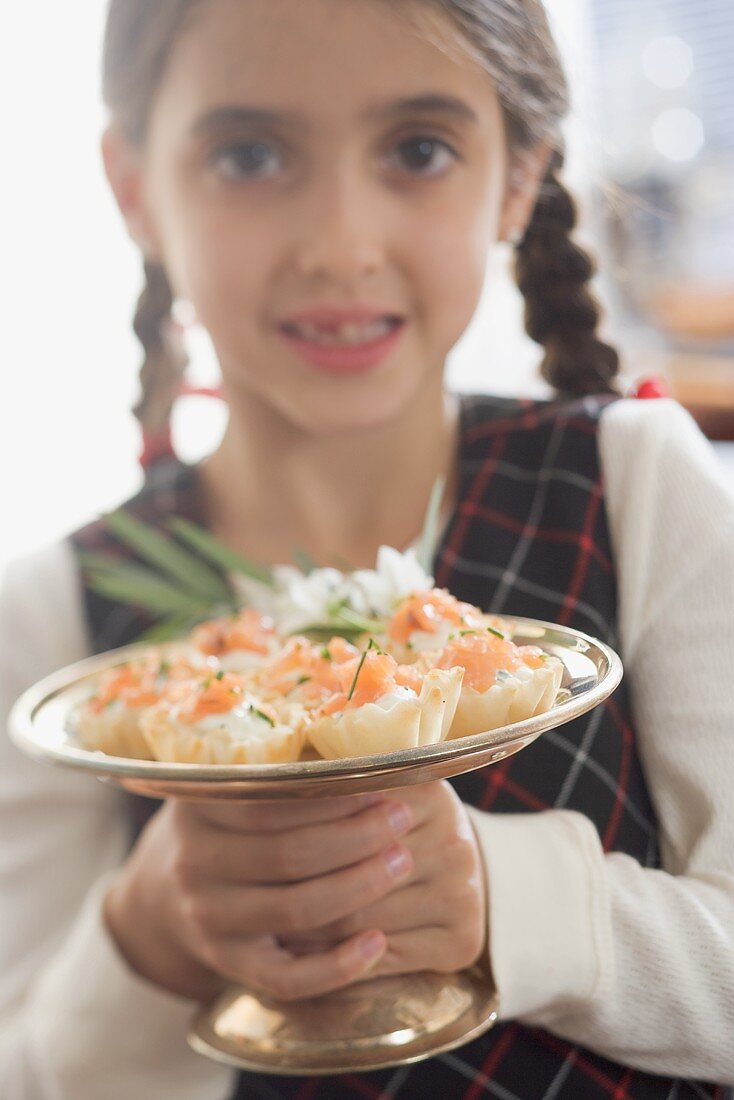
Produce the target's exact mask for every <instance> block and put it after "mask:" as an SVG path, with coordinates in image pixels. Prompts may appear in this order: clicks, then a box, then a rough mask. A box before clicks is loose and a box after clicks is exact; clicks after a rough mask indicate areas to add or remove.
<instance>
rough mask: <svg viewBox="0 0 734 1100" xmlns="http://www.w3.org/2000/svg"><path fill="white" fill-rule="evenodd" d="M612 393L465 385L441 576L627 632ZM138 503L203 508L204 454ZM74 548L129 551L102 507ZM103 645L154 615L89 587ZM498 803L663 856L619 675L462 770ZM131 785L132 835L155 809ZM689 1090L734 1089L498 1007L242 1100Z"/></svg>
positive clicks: (679, 1096)
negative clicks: (431, 1046)
mask: <svg viewBox="0 0 734 1100" xmlns="http://www.w3.org/2000/svg"><path fill="white" fill-rule="evenodd" d="M610 400H615V399H614V398H608V397H604V398H585V399H582V400H576V401H571V402H561V401H522V400H515V399H505V398H496V397H490V396H486V395H472V396H465V397H463V398H462V406H461V431H460V455H459V459H460V471H459V477H460V487H459V492H458V495H457V504H456V507H455V509H454V512H453V515H452V516H451V518H450V520H449V523H448V525H447V527H446V529H445V530H444V533H443V536H442V540H441V543H440V545H439V547H438V550H437V554H436V560H435V562H434V574H435V577H436V583H437V585H439V586H440V587H446V588H449V589H450V591H451V592H452V593H453V594H454V595H455V596H456V597H457V598H458V599H460V600H466V601H469V602H471V603H474V604H477V605H478V606H480V607H482V608H484V609H485V610H487V611H491V612H496V613H500V614H501V613H504V614H508V615H522V616H529V617H532V618H537V619H544V620H550V621H554V622H558V623H562V624H564V625H568V626H571V627H575V628H578V629H580V630H583V631H585V632H587V633H589V634H592V635H595V636H596V637H598V638H600V639H602V640H603V641H605V642H607V643H608V644H609V645H611V646H613V647H616V646H617V644H618V636H617V593H616V582H615V570H614V563H613V561H612V554H611V547H610V540H609V532H608V528H607V520H606V513H605V507H604V489H603V485H602V481H601V477H600V463H599V454H598V438H597V437H598V429H599V417H600V414H601V412H602V411H603V409H604V408H605V407H606V405H608V404H609V402H610ZM126 507H127V508H128V509H130V511H132V512H133V513H134V514H136V515H137V516H138V517H139V518H141V519H143V520H145V521H147V522H149V523H156V522H161V521H162V520H164V519H165V518H166V517H168V516H170V515H172V514H177V515H183V516H185V517H187V518H189V519H192V520H194V521H196V522H199V523H204V522H205V515H206V511H205V508H204V502H203V501H202V500H201V498H200V495H199V492H198V487H197V477H196V467H195V466H191V465H186V464H184V463H182V462H180V461H179V460H178V459H175V458H165V459H163V460H161V461H160V462H158V463H157V464H156V465H155V466H154V467H153V468H152V469H151V471H150V473H149V476H148V479H147V481H146V484H145V486H144V487H143V489H142V490H141V491H140V492H139V493H138V494H137V496H136V497H134V498H133V499H132V500H131V501H130V502H128V503H127V505H126ZM71 539H72V543H73V545H74V546H75V547H76V548H78V549H82V548H84V549H87V550H89V549H95V550H104V551H105V552H108V553H112V554H116V555H119V556H121V557H122V556H127V553H128V552H127V551H125V549H124V548H123V547H122V546H121V545H120V544H119V543H118V542H116V540H115V539H114V538H113V537H112V536H111V535H110V534H109V532H107V531H106V529H105V528H104V526H103V525H102V524H101V523H99V522H96V523H92V524H90V525H89V526H87V527H85V528H83V529H82V530H80V531H77V532H76V533H75V534H73V535H72V536H71ZM84 600H85V604H86V613H87V618H88V623H89V627H90V631H91V638H92V644H93V647H94V652H102V651H104V650H107V649H111V648H114V647H116V646H121V645H124V644H126V643H128V642H130V641H132V640H134V639H135V638H136V637H137V636H138V635H139V633H140V632H141V631H142V630H143V629H144V628H145V627H146V626H147V625H149V620H148V619H147V618H146V616H145V615H144V614H141V613H140V612H139V611H137V610H136V609H134V608H130V607H127V606H123V605H121V604H116V603H114V602H111V601H109V600H107V599H105V598H103V597H101V596H99V595H97V594H95V593H94V592H92V591H91V590H89V589H88V588H86V587H85V589H84ZM451 782H452V783H453V785H454V787H455V789H456V790H457V791H458V793H459V795H460V797H461V798H462V799H463V800H464V801H465V802H467V803H470V804H472V805H474V806H477V807H479V808H480V809H482V810H486V811H490V810H491V811H492V812H493V813H519V812H531V811H535V810H545V809H548V808H552V807H557V808H563V809H569V810H577V811H579V812H581V813H583V814H585V815H586V816H587V817H588V818H590V819H591V820H592V821H593V822H594V824H595V825H596V827H597V830H598V832H599V835H600V837H601V840H602V844H603V847H604V850H605V851H607V852H609V851H618V852H624V853H626V854H628V855H630V856H632V857H634V858H635V859H636V860H638V861H639V862H640V863H641V864H642V865H643V866H645V867H659V866H660V858H659V852H658V843H657V832H658V829H657V822H656V818H655V813H654V810H653V808H652V805H651V803H650V798H649V795H648V791H647V786H646V783H645V777H644V774H643V770H642V767H641V764H640V759H639V756H638V752H637V748H636V739H635V730H634V722H633V719H632V714H631V710H630V705H629V700H628V696H627V692H626V689H625V685H624V683H623V684H622V686H621V687H620V688H619V689H618V690H617V691H616V692H615V694H614V695H613V696H612V698H611V699H609V700H608V701H607V702H606V704H604V705H601V706H599V707H597V708H596V709H595V710H593V711H592V712H591V713H590V714H587V715H584V716H582V717H581V718H579V719H577V720H575V721H574V722H571V723H569V724H567V725H565V726H562V727H561V728H560V729H558V730H551V731H549V732H548V733H546V734H544V735H543V737H541V738H540V739H539V740H538V741H536V742H535V743H534V744H533V746H532V747H531V748H530V749H529V750H527V751H526V752H521V753H518V754H516V755H514V756H511V757H509V758H508V759H506V760H504V761H502V762H501V763H499V764H494V765H492V766H491V767H486V768H483V769H480V770H478V771H474V772H469V773H468V774H466V775H462V776H458V777H457V778H455V779H453V780H451ZM156 807H157V804H156V803H154V802H150V801H149V800H146V799H142V798H140V799H131V823H132V830H133V836H135V835H136V834H137V831H139V829H140V828H141V827H142V825H143V824H144V821H145V820H146V819H147V817H149V816H150V814H151V813H152V812H153V811H154V810H155V809H156ZM485 1096H488V1097H496V1098H498V1100H551V1098H553V1100H628V1098H633V1097H634V1098H640V1100H643V1098H644V1100H648V1098H649V1100H653V1098H660V1100H663V1098H669V1100H674V1098H676V1100H684V1098H685V1100H688V1098H693V1097H719V1098H721V1100H723V1098H725V1097H731V1092H730V1091H729V1090H725V1089H724V1088H721V1087H716V1086H715V1085H711V1084H702V1083H695V1082H692V1081H676V1080H672V1079H670V1078H663V1077H658V1076H653V1075H650V1074H647V1073H643V1072H640V1071H637V1070H633V1069H629V1068H627V1067H624V1066H621V1065H618V1064H616V1063H613V1062H611V1061H609V1060H608V1059H606V1058H603V1057H601V1056H600V1055H598V1054H595V1053H592V1052H591V1051H589V1050H586V1049H583V1048H580V1047H577V1046H574V1045H573V1044H571V1043H568V1042H566V1041H565V1040H562V1039H560V1038H558V1037H556V1036H555V1035H553V1034H551V1033H550V1032H548V1031H545V1030H543V1029H540V1028H531V1027H526V1026H523V1025H522V1024H519V1023H516V1022H508V1023H502V1024H500V1025H498V1026H496V1027H494V1028H493V1029H491V1030H490V1031H489V1032H487V1033H486V1034H485V1035H483V1036H481V1037H480V1038H479V1039H476V1040H474V1041H473V1042H471V1043H468V1044H466V1045H465V1046H464V1047H461V1048H460V1049H458V1050H455V1051H452V1052H449V1053H447V1054H442V1055H440V1056H438V1057H436V1058H432V1059H430V1060H428V1061H425V1062H420V1063H418V1064H416V1065H413V1066H404V1067H400V1068H397V1069H392V1070H382V1071H379V1072H374V1073H366V1074H359V1075H346V1076H338V1077H324V1078H297V1077H276V1076H271V1075H262V1076H261V1075H257V1074H251V1073H242V1074H240V1075H239V1079H238V1087H237V1088H236V1089H235V1092H234V1094H233V1097H232V1100H245V1098H246V1097H247V1098H248V1100H251V1098H262V1100H281V1098H285V1097H288V1098H294V1100H342V1098H345V1100H346V1098H347V1097H349V1098H354V1097H363V1098H366V1100H379V1098H388V1097H398V1098H401V1100H422V1098H424V1097H442V1098H444V1097H445V1098H451V1100H453V1098H456V1100H477V1098H479V1097H485Z"/></svg>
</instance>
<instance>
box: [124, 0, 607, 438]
mask: <svg viewBox="0 0 734 1100" xmlns="http://www.w3.org/2000/svg"><path fill="white" fill-rule="evenodd" d="M201 2H202V0H154V2H153V0H110V5H109V10H108V16H107V27H106V34H105V43H104V57H103V93H104V98H105V102H106V104H107V106H108V107H109V109H110V112H111V114H112V117H113V120H114V121H115V122H116V123H117V124H118V125H119V126H120V127H121V128H122V130H123V131H124V132H125V133H126V135H127V136H128V137H129V138H130V140H132V141H133V142H135V143H138V144H141V143H143V142H144V141H145V134H146V127H147V120H148V114H149V111H150V105H151V102H152V100H153V97H154V94H155V91H156V88H157V86H158V83H159V81H160V79H161V77H162V75H163V72H164V70H165V66H166V62H167V59H168V55H169V53H170V51H171V49H172V47H173V44H174V43H175V41H176V38H177V36H178V35H179V34H180V33H181V30H182V27H183V26H184V24H185V23H186V22H187V20H188V19H189V18H190V17H191V15H192V14H193V13H194V11H195V9H196V7H197V6H198V5H200V4H201ZM409 5H412V7H413V8H414V9H415V10H416V11H418V12H419V13H420V12H421V11H426V10H430V9H433V10H434V11H442V12H444V13H445V14H446V15H447V16H449V17H450V19H451V20H452V21H453V23H454V25H455V26H456V27H457V30H458V31H459V32H460V37H461V39H462V42H463V44H468V45H469V47H470V48H471V50H472V53H473V56H475V57H476V59H477V60H478V61H479V62H480V63H481V64H483V66H484V67H485V68H486V70H487V72H488V73H489V74H490V76H491V77H492V79H493V81H494V85H495V88H496V90H497V93H498V96H499V99H500V103H501V105H502V109H503V113H504V117H505V123H506V128H507V133H508V140H509V144H510V153H511V154H513V155H515V156H519V155H521V154H522V152H523V151H529V150H531V149H533V148H534V147H535V146H537V145H539V144H540V143H541V142H550V144H551V145H552V147H553V149H554V153H553V155H552V157H551V160H550V163H549V166H548V171H547V173H546V176H545V179H544V180H543V183H542V185H541V188H540V192H539V196H538V201H537V204H536V206H535V210H534V212H533V216H532V218H531V220H530V222H529V224H528V227H527V230H526V232H525V235H524V237H523V238H522V240H521V241H520V242H519V243H518V244H517V245H516V250H515V277H516V280H517V284H518V286H519V288H520V291H521V293H522V294H523V297H524V299H525V327H526V329H527V331H528V333H529V335H530V336H531V337H532V339H533V340H535V341H536V342H537V343H539V344H541V345H542V347H543V348H544V350H545V355H544V358H543V362H542V366H541V371H542V374H543V377H544V378H545V379H546V380H547V381H548V382H549V383H550V384H551V385H552V386H553V387H554V388H555V389H556V390H558V391H559V392H560V393H562V394H568V395H583V394H591V393H606V392H614V385H613V380H614V377H615V375H616V373H617V370H618V368H619V358H618V355H617V353H616V351H615V350H614V349H613V348H611V347H610V346H608V345H607V344H605V343H603V342H601V341H600V340H599V339H598V337H597V328H598V325H599V321H600V309H599V304H598V302H597V300H596V298H595V297H594V295H593V294H592V293H591V289H590V283H591V280H592V278H593V276H594V274H595V266H594V264H593V261H592V259H591V257H590V256H589V254H588V253H587V252H586V251H584V249H582V248H581V247H580V246H579V245H578V244H577V243H575V242H574V241H573V239H572V234H573V231H574V229H575V227H576V222H577V209H576V204H575V202H574V200H573V198H572V196H571V195H570V194H569V192H568V190H567V189H566V187H565V186H564V184H563V182H562V180H561V171H562V168H563V163H564V145H563V139H562V136H561V130H560V127H561V123H562V121H563V119H564V118H565V116H566V114H567V113H568V109H569V93H568V85H567V81H566V77H565V74H564V72H563V66H562V64H561V61H560V58H559V55H558V50H557V47H556V45H555V42H554V41H553V37H552V35H551V32H550V28H549V25H548V20H547V16H546V13H545V10H544V7H543V4H542V0H417V2H416V0H407V2H406V9H407V7H408V6H409ZM145 275H146V285H145V289H144V290H143V293H142V295H141V297H140V301H139V303H138V308H137V313H136V317H135V331H136V333H137V335H138V338H139V339H140V341H141V343H142V346H143V350H144V353H145V361H144V363H143V367H142V371H141V383H142V398H141V400H140V402H139V403H138V405H137V406H136V409H135V413H136V415H137V416H138V418H139V420H140V421H141V424H142V426H143V429H144V431H147V432H148V433H150V431H151V429H152V430H154V431H157V430H159V429H160V428H161V426H165V423H166V422H167V420H168V418H169V416H170V411H171V408H172V406H173V402H174V400H175V398H176V396H177V394H178V389H179V386H180V382H181V376H182V374H183V371H184V370H185V366H186V360H185V357H184V356H183V355H182V350H181V346H180V344H176V342H175V340H174V339H173V331H174V330H173V329H172V327H171V325H170V312H171V305H172V301H171V290H170V286H169V285H168V279H167V276H166V273H165V271H164V270H163V268H162V267H160V266H159V265H155V264H146V267H145Z"/></svg>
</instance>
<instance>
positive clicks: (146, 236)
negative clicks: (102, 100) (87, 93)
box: [101, 126, 159, 261]
mask: <svg viewBox="0 0 734 1100" xmlns="http://www.w3.org/2000/svg"><path fill="white" fill-rule="evenodd" d="M101 149H102V161H103V163H104V170H105V174H106V176H107V179H108V181H109V184H110V187H111V188H112V191H113V194H114V196H115V199H116V200H117V205H118V207H119V208H120V213H121V214H122V216H123V218H124V220H125V225H126V226H127V230H128V233H129V234H130V236H131V237H132V239H133V240H134V241H135V243H136V244H137V246H138V247H139V248H140V250H141V251H142V253H143V255H144V256H145V258H146V260H149V261H155V260H158V259H159V248H158V242H157V238H156V234H155V229H154V226H153V223H152V220H151V218H150V216H149V214H148V211H147V209H146V205H145V201H144V189H143V166H142V155H141V153H140V151H139V150H138V149H137V148H136V147H135V146H134V145H133V143H132V142H131V141H130V140H129V138H127V137H126V136H125V135H124V134H123V133H122V132H121V131H120V130H119V129H118V128H117V127H115V126H110V127H108V128H107V129H106V130H105V132H104V134H103V135H102V146H101Z"/></svg>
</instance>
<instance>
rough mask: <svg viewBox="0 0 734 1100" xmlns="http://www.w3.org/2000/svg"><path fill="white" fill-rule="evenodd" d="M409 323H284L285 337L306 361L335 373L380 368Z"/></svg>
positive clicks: (397, 320) (383, 320) (382, 320)
mask: <svg viewBox="0 0 734 1100" xmlns="http://www.w3.org/2000/svg"><path fill="white" fill-rule="evenodd" d="M406 327H407V323H406V321H405V319H404V318H402V317H390V316H385V317H380V318H376V319H375V320H372V321H369V322H362V321H360V322H355V321H350V322H347V323H343V324H341V325H330V326H327V325H312V324H307V323H301V324H282V325H279V326H278V331H279V332H280V334H281V336H282V337H283V338H284V339H285V340H286V341H287V343H288V345H289V347H290V348H291V349H292V350H293V351H295V352H296V353H297V354H298V355H299V357H300V358H301V359H302V360H305V361H306V362H307V363H309V364H310V365H311V366H312V367H316V368H318V369H321V370H323V371H326V372H328V373H331V374H354V373H358V372H362V371H368V370H371V369H372V368H375V367H377V366H379V365H380V364H381V363H382V362H383V360H384V359H385V358H386V357H387V356H388V355H389V354H390V353H391V352H392V351H393V349H394V347H395V345H396V344H397V343H398V341H399V340H400V338H401V336H402V333H403V331H404V330H405V328H406Z"/></svg>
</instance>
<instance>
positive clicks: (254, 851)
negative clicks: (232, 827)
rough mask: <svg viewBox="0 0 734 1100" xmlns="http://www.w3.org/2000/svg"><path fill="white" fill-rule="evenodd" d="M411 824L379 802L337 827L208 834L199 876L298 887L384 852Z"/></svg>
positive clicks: (392, 805) (403, 811)
mask: <svg viewBox="0 0 734 1100" xmlns="http://www.w3.org/2000/svg"><path fill="white" fill-rule="evenodd" d="M411 824H412V818H411V815H410V811H409V810H407V808H404V807H403V806H402V805H401V803H398V802H383V803H381V804H380V805H377V806H373V807H372V808H370V809H367V810H363V811H362V812H361V813H357V814H353V815H351V816H350V817H346V818H342V819H341V820H339V821H338V822H337V821H327V822H319V823H318V824H316V825H303V826H301V827H300V828H294V829H289V830H287V831H285V830H284V831H282V832H277V833H263V834H260V835H255V834H244V835H242V836H237V837H231V836H228V837H226V838H225V837H223V836H222V834H221V832H220V831H219V830H214V829H209V830H207V831H206V832H205V833H204V835H203V836H202V837H201V838H200V842H199V844H197V852H196V859H197V863H198V865H199V866H200V867H201V869H202V875H203V876H204V877H206V878H207V879H208V880H210V881H212V882H229V883H240V884H244V883H246V882H249V883H253V884H266V883H270V884H275V883H286V882H300V881H302V880H303V879H308V878H315V877H317V876H319V875H325V874H328V873H329V872H331V871H337V870H339V869H340V868H342V867H349V866H351V865H353V864H355V863H361V862H362V861H363V860H365V859H369V858H370V856H374V855H377V854H378V853H379V852H382V851H385V850H387V849H388V848H389V847H391V846H392V845H394V844H395V842H396V841H397V840H398V838H399V837H400V836H402V835H404V834H405V833H407V832H408V831H409V829H410V827H411ZM233 841H234V843H233ZM341 938H342V939H344V938H345V937H344V936H342V937H341Z"/></svg>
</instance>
